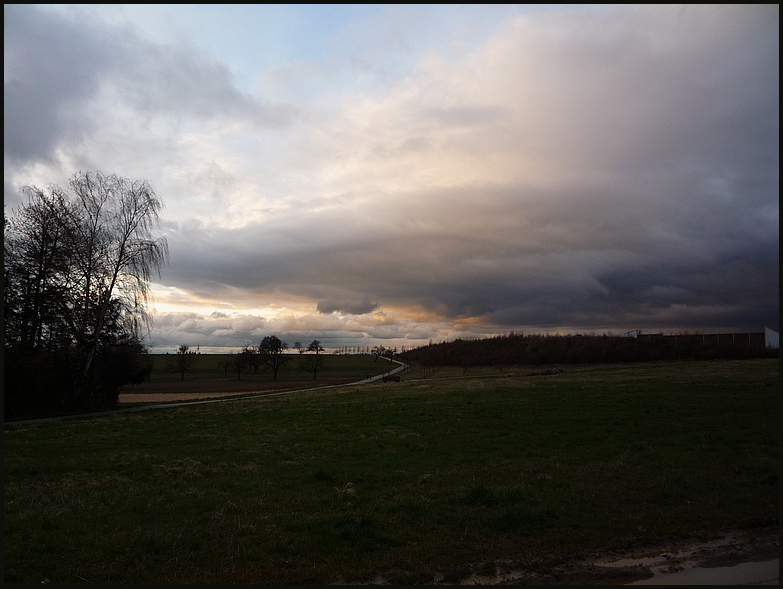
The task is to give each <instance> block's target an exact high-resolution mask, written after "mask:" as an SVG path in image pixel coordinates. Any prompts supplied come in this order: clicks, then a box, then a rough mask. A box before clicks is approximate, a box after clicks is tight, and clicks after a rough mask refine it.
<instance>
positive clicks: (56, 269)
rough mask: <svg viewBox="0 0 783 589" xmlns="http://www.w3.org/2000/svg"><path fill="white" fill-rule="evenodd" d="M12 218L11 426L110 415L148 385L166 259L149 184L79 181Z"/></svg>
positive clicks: (98, 178)
mask: <svg viewBox="0 0 783 589" xmlns="http://www.w3.org/2000/svg"><path fill="white" fill-rule="evenodd" d="M23 192H24V194H25V195H26V196H27V202H26V203H25V204H23V205H22V206H21V207H19V208H18V209H16V210H14V211H13V212H12V214H11V215H10V217H5V216H4V236H3V237H4V259H3V282H4V294H3V309H4V316H3V326H4V363H5V365H4V392H3V400H4V405H3V407H4V417H5V419H13V418H24V417H37V416H45V415H56V414H62V413H68V412H73V411H83V410H91V409H98V408H103V407H109V406H111V405H113V404H115V403H116V401H117V396H118V393H119V387H120V386H121V385H123V384H127V383H134V382H141V381H142V380H144V379H145V378H146V377H147V375H148V374H149V371H150V370H151V367H152V364H151V362H150V361H149V357H148V356H147V354H146V352H147V350H146V348H145V346H144V344H143V343H142V330H143V329H144V327H145V320H146V300H147V292H148V285H149V279H150V277H151V276H152V274H154V273H157V272H159V270H160V268H161V266H162V264H163V263H164V262H165V259H166V257H167V254H168V251H167V245H166V241H165V239H158V238H156V237H155V236H154V235H153V229H154V228H155V225H156V223H157V220H158V211H159V210H160V208H161V207H162V206H163V205H162V202H161V201H160V200H159V199H158V197H157V196H156V195H155V193H154V192H153V190H152V188H151V187H150V185H149V184H148V183H147V182H146V181H145V180H129V179H127V178H121V177H118V176H116V175H113V174H112V175H108V176H106V175H103V174H101V173H100V172H80V173H79V174H77V175H76V176H74V177H73V178H72V179H71V181H70V183H69V187H68V189H63V188H60V187H59V186H51V187H50V189H49V191H44V190H41V189H39V188H36V187H34V186H32V187H25V188H24V189H23Z"/></svg>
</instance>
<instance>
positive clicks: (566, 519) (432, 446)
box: [4, 360, 779, 584]
mask: <svg viewBox="0 0 783 589" xmlns="http://www.w3.org/2000/svg"><path fill="white" fill-rule="evenodd" d="M507 373H508V371H506V372H505V374H507ZM460 374H461V372H460ZM468 374H469V375H470V372H469V373H468ZM499 374H501V373H500V372H499V371H498V370H497V369H496V370H495V371H494V372H492V373H486V374H484V375H481V376H478V377H475V378H454V379H445V378H436V379H435V380H427V381H422V380H404V381H403V382H401V383H394V384H392V383H389V384H377V385H368V386H363V387H345V388H336V389H328V390H324V391H313V392H301V393H295V394H292V395H286V396H282V397H267V398H259V399H255V400H241V401H232V402H228V403H217V404H212V405H196V406H192V407H178V408H171V409H165V410H155V411H149V412H143V413H133V414H120V415H115V416H109V417H101V418H86V419H79V420H66V421H63V422H55V423H44V424H38V425H8V424H6V426H5V436H4V438H5V439H4V442H5V443H4V488H5V494H4V504H5V511H4V573H5V582H6V583H34V584H38V583H41V582H42V581H44V580H47V579H48V581H49V582H52V583H88V582H89V583H101V584H150V583H153V584H169V583H223V584H228V583H232V584H236V583H270V584H292V583H326V582H330V581H335V580H343V581H369V580H372V579H373V578H374V577H375V575H376V574H383V575H385V578H387V579H388V580H390V581H391V582H394V583H398V584H402V583H416V582H432V581H433V579H436V578H438V579H446V580H449V581H451V582H455V581H458V580H459V578H460V576H461V575H463V574H464V571H465V570H466V569H465V566H464V565H465V564H467V563H476V562H483V563H485V564H484V568H486V569H487V570H489V569H492V567H493V562H494V561H496V560H499V559H503V558H508V557H512V556H519V555H522V554H524V555H525V558H530V559H532V558H535V557H537V556H543V555H546V554H549V553H553V552H557V553H571V552H575V551H581V550H585V549H590V548H596V547H607V546H608V547H611V546H622V545H623V544H624V543H626V542H629V541H635V540H645V541H653V540H656V539H661V538H665V537H669V536H674V535H682V534H688V533H691V532H696V531H703V532H711V531H718V530H721V529H725V528H730V527H743V526H757V525H770V524H772V525H776V524H777V522H778V513H779V486H778V485H779V483H778V425H779V424H778V412H779V402H778V399H779V396H778V395H779V393H778V384H779V364H778V361H777V360H750V361H734V362H732V361H725V362H724V361H721V362H699V363H678V364H675V363H662V364H644V365H625V366H618V365H606V366H577V367H573V366H572V367H568V368H567V372H565V373H563V374H556V375H551V376H546V375H542V376H529V377H524V376H497V375H499ZM441 375H443V376H446V375H447V371H442V372H439V371H437V370H436V374H435V375H433V376H436V377H440V376H441ZM415 376H417V374H416V371H415V370H414V371H411V372H410V373H409V374H408V375H407V377H406V378H408V379H411V378H414V377H415Z"/></svg>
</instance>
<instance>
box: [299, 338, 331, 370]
mask: <svg viewBox="0 0 783 589" xmlns="http://www.w3.org/2000/svg"><path fill="white" fill-rule="evenodd" d="M307 351H308V352H310V353H309V354H305V356H304V358H303V361H304V362H303V364H304V368H305V370H307V371H308V372H312V373H313V378H316V377H317V376H318V372H319V371H321V370H323V367H324V364H325V362H326V358H325V357H324V355H323V354H322V352H323V351H324V348H323V346H322V345H321V342H319V341H318V340H317V339H316V340H313V341H312V343H311V344H310V345H309V346H307Z"/></svg>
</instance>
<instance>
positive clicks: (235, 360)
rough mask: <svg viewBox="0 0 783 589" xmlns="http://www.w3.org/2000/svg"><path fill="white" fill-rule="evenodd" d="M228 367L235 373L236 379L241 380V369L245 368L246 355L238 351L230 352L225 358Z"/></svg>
mask: <svg viewBox="0 0 783 589" xmlns="http://www.w3.org/2000/svg"><path fill="white" fill-rule="evenodd" d="M225 362H226V365H227V366H228V369H230V370H232V371H233V372H236V373H237V380H242V371H244V370H246V369H247V366H248V364H247V356H246V355H245V354H243V353H242V352H241V351H240V352H231V353H230V354H229V355H228V358H227V359H226V360H225Z"/></svg>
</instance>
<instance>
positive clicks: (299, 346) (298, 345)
mask: <svg viewBox="0 0 783 589" xmlns="http://www.w3.org/2000/svg"><path fill="white" fill-rule="evenodd" d="M294 349H295V350H296V351H297V352H299V353H300V354H304V351H305V350H304V348H303V347H302V342H295V343H294Z"/></svg>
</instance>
